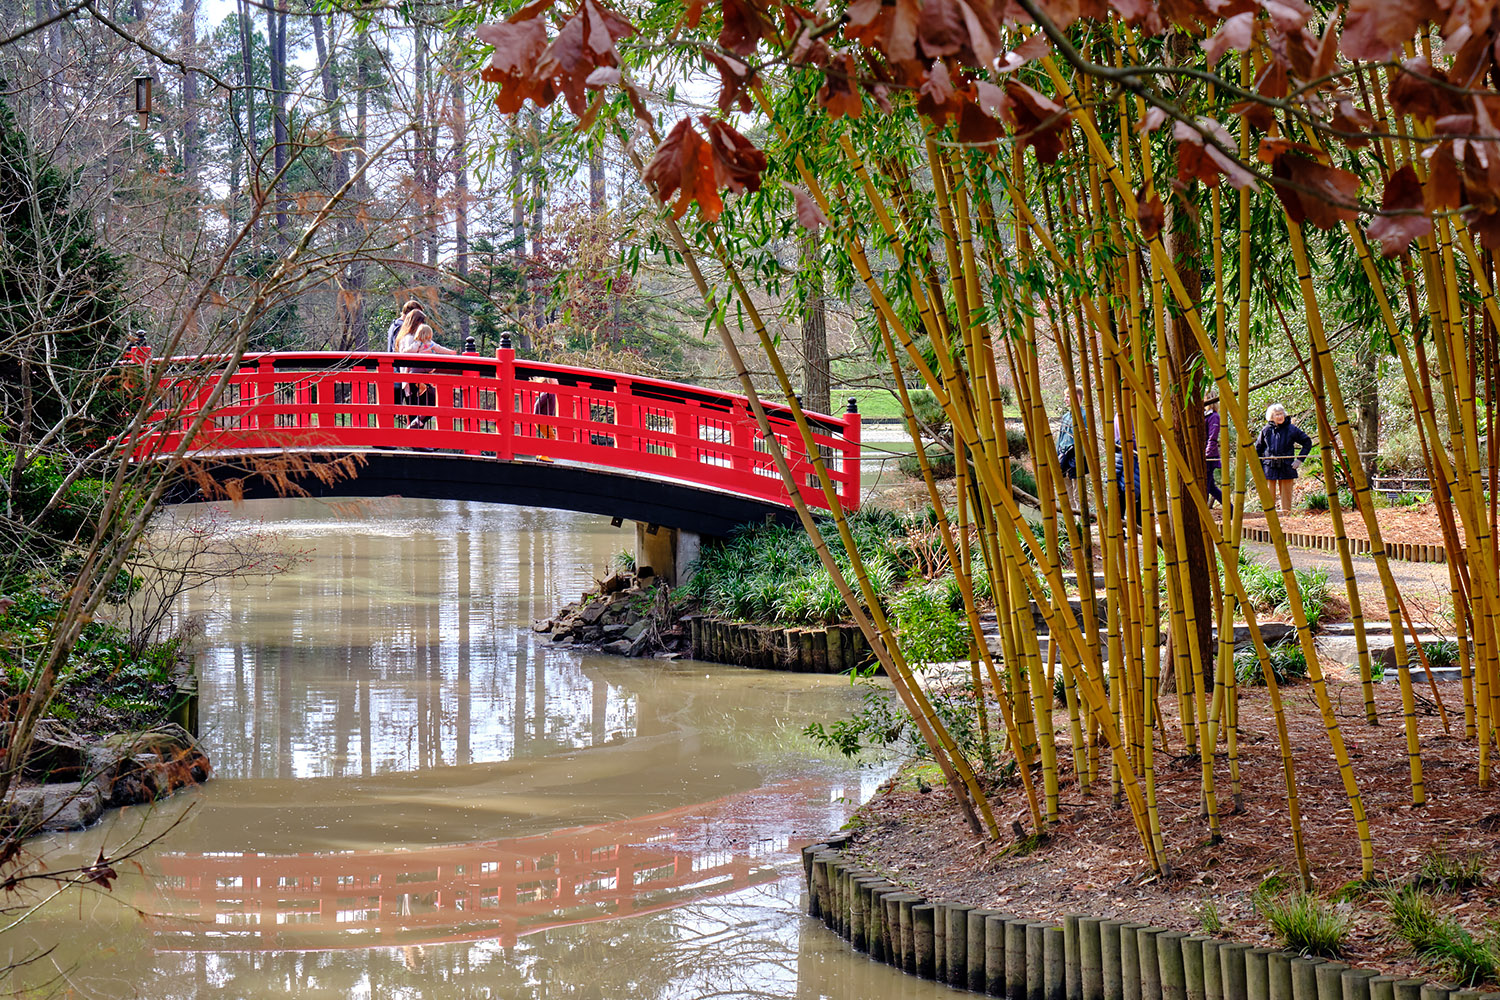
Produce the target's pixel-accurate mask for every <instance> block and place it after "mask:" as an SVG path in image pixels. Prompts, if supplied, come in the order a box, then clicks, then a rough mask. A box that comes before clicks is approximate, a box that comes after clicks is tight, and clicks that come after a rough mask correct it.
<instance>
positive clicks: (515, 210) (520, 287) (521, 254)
mask: <svg viewBox="0 0 1500 1000" xmlns="http://www.w3.org/2000/svg"><path fill="white" fill-rule="evenodd" d="M512 125H513V127H512V132H511V146H510V233H511V245H512V249H513V250H514V251H515V255H516V299H517V302H516V306H517V309H516V314H517V315H519V314H520V308H519V307H520V304H521V303H520V300H521V298H522V297H523V296H524V295H525V294H526V292H527V291H528V289H527V288H526V284H525V283H526V194H525V191H526V176H525V163H524V158H523V157H522V156H521V142H522V136H521V132H520V130H519V129H515V128H514V122H513V123H512ZM516 340H517V343H516V346H517V347H520V348H523V349H528V350H529V349H530V347H531V338H530V337H529V336H528V335H527V334H526V332H525V328H524V327H521V326H518V328H517V330H516Z"/></svg>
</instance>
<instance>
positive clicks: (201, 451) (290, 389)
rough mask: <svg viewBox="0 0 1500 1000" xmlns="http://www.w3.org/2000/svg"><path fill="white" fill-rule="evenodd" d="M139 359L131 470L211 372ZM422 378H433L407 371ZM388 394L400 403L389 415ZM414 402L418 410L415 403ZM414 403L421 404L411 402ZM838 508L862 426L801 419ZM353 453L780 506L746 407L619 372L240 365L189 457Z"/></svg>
mask: <svg viewBox="0 0 1500 1000" xmlns="http://www.w3.org/2000/svg"><path fill="white" fill-rule="evenodd" d="M135 359H136V360H139V361H141V362H143V363H146V364H150V365H152V366H154V367H156V368H157V373H156V374H157V377H158V379H159V384H160V386H161V388H162V389H163V394H162V395H163V405H162V408H161V409H160V410H158V411H157V413H156V414H155V415H154V418H153V423H152V425H151V429H150V431H149V432H148V433H147V434H145V435H143V436H142V438H141V439H140V441H139V442H138V444H137V446H136V448H135V455H136V457H137V458H150V457H153V456H156V455H161V454H167V453H171V452H172V451H174V450H175V449H176V448H177V447H178V446H179V445H180V444H181V441H182V437H183V435H184V433H185V432H186V431H187V430H188V428H189V427H190V426H191V424H192V422H193V420H194V419H195V418H196V417H197V416H198V415H199V414H200V413H201V412H202V410H203V409H204V408H205V407H206V406H207V405H208V400H209V399H210V398H212V395H213V390H214V387H215V385H216V384H217V382H218V380H219V379H220V378H221V377H222V371H221V370H220V369H219V368H217V367H215V365H214V359H212V358H173V359H167V360H165V361H153V360H151V359H149V358H148V357H144V356H142V355H141V354H140V353H139V352H138V353H137V355H136V357H135ZM414 366H420V367H421V368H424V369H429V370H428V371H424V372H420V373H418V372H413V371H411V370H410V369H411V368H412V367H414ZM398 387H402V389H401V391H402V392H403V393H406V395H403V396H401V397H400V398H402V399H403V400H404V401H402V402H398V401H397V400H398ZM407 387H415V389H417V390H420V393H421V395H420V396H418V395H417V394H416V392H415V391H413V390H411V389H408V388H407ZM413 399H417V400H420V402H413V401H411V400H413ZM766 409H767V412H768V414H769V415H770V417H771V424H772V428H773V431H774V432H775V435H776V438H777V440H778V441H779V442H780V444H781V447H782V449H783V451H784V452H785V454H786V456H787V460H788V463H789V465H790V466H791V468H792V471H793V474H794V475H795V476H796V479H797V482H798V485H799V488H800V489H801V492H802V496H803V499H804V500H805V501H806V502H807V504H808V505H809V506H812V507H820V508H825V509H826V508H827V506H828V503H827V501H826V499H825V497H824V494H823V491H822V489H821V488H820V487H819V485H818V479H817V475H816V473H815V472H814V468H813V463H812V461H811V459H810V457H809V454H808V451H807V449H806V448H805V447H804V446H803V441H802V435H801V433H800V432H799V431H798V429H797V426H796V423H795V422H794V421H793V420H792V417H791V411H790V409H789V408H788V407H785V406H777V405H771V404H767V406H766ZM807 416H808V422H809V425H810V426H811V428H812V431H813V440H814V445H815V447H816V448H817V449H818V451H819V452H820V453H821V455H822V457H823V460H824V462H825V464H826V465H827V466H828V470H829V474H830V477H831V478H832V480H833V482H834V484H835V486H836V488H837V491H838V497H839V501H840V503H842V504H843V505H844V506H845V507H846V508H849V509H853V508H855V507H857V506H858V505H859V455H860V419H859V414H858V413H857V412H854V408H853V403H852V401H851V406H850V411H849V412H848V413H846V414H844V415H842V416H838V417H835V416H829V415H827V414H814V413H808V414H807ZM362 449H397V450H413V451H417V450H425V451H440V452H449V453H453V454H463V455H472V456H477V457H487V458H493V459H496V460H499V461H511V460H515V459H528V458H529V459H538V460H553V461H565V462H578V463H583V464H588V465H594V466H605V467H610V468H615V469H620V470H622V471H627V472H634V473H642V474H646V475H652V476H659V477H663V478H669V479H678V480H683V481H686V482H691V483H695V484H699V485H704V486H710V487H713V488H716V489H722V490H726V491H729V492H732V493H737V494H740V495H742V496H748V497H753V498H756V499H760V500H766V501H770V502H773V503H781V504H790V502H791V501H790V498H789V497H788V495H787V491H786V487H785V485H784V484H783V482H782V479H781V476H780V474H779V473H778V471H777V469H776V466H775V464H774V462H773V461H772V458H771V454H770V451H769V449H768V447H767V444H766V442H765V440H764V439H763V438H762V437H761V435H760V431H759V428H758V426H757V425H756V421H755V417H754V415H753V414H752V413H751V411H750V407H749V402H748V400H747V399H746V398H745V397H744V396H740V395H737V394H734V393H727V392H719V391H716V390H711V389H702V388H698V387H696V386H691V385H684V384H681V383H677V382H670V381H665V380H662V379H652V378H641V377H638V376H634V375H626V374H622V373H619V372H609V371H601V370H597V369H590V368H575V367H571V366H567V365H554V364H547V363H544V362H534V361H524V360H517V359H516V357H515V352H514V351H513V350H511V349H510V348H507V347H502V348H500V349H499V350H497V351H496V352H495V357H493V358H486V357H481V356H479V355H477V354H457V355H431V354H427V355H421V356H420V360H417V359H416V358H414V356H413V355H410V354H384V353H371V354H345V353H331V352H278V353H269V354H249V355H246V356H245V357H244V359H243V360H242V361H241V363H240V366H239V369H238V371H236V372H234V373H232V374H231V375H230V376H229V378H228V384H227V386H226V388H225V392H224V393H223V394H222V396H221V397H220V399H219V402H218V405H217V406H215V407H214V408H213V410H212V412H211V413H210V414H209V419H208V420H207V422H206V423H205V424H204V426H203V428H202V429H201V430H200V432H199V434H198V435H197V437H195V438H194V439H193V442H192V444H191V447H190V450H189V454H191V455H193V456H195V457H202V456H204V455H206V454H212V453H220V452H246V451H283V450H302V451H321V452H338V451H350V450H362Z"/></svg>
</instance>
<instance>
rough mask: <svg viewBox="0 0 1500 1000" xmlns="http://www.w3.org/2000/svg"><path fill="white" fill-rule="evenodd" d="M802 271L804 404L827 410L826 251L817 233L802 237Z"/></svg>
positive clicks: (826, 411)
mask: <svg viewBox="0 0 1500 1000" xmlns="http://www.w3.org/2000/svg"><path fill="white" fill-rule="evenodd" d="M802 272H803V276H804V279H805V280H806V282H807V298H806V299H805V300H804V301H803V303H802V405H803V406H805V407H806V408H807V409H809V410H816V411H817V412H819V413H828V412H829V407H830V402H829V373H828V300H827V299H826V298H825V297H824V295H823V255H822V253H820V252H819V250H818V236H817V234H816V233H811V232H809V233H805V234H804V235H803V237H802Z"/></svg>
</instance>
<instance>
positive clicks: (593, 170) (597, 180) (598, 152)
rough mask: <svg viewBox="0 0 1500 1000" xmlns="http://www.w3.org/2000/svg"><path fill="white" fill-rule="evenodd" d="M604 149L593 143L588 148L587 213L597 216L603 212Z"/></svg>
mask: <svg viewBox="0 0 1500 1000" xmlns="http://www.w3.org/2000/svg"><path fill="white" fill-rule="evenodd" d="M604 180H605V177H604V147H603V145H602V144H601V143H597V142H596V143H594V144H593V145H592V146H590V147H589V212H590V213H591V214H593V215H598V214H599V213H600V212H602V211H604V208H605V204H604Z"/></svg>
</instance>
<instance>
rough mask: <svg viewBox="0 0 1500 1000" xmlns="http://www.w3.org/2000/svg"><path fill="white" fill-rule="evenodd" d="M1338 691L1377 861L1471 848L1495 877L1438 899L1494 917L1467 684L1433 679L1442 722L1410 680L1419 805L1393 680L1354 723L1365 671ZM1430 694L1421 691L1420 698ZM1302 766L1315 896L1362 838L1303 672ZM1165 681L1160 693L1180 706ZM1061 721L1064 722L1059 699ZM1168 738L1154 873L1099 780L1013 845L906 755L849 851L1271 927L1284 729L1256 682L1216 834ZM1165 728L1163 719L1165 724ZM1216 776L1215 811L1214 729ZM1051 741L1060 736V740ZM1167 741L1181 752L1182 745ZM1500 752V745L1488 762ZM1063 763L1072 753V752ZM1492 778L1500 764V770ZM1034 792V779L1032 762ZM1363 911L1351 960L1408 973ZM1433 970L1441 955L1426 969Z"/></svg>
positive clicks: (1050, 891)
mask: <svg viewBox="0 0 1500 1000" xmlns="http://www.w3.org/2000/svg"><path fill="white" fill-rule="evenodd" d="M1329 688H1330V697H1331V699H1332V701H1333V704H1334V706H1335V708H1336V711H1337V714H1338V718H1339V723H1340V728H1341V729H1342V731H1343V734H1344V739H1345V742H1346V743H1347V745H1348V747H1349V751H1350V754H1351V757H1352V760H1353V764H1354V769H1355V772H1356V774H1357V777H1358V781H1359V787H1360V791H1361V793H1362V795H1363V800H1364V805H1365V809H1366V812H1367V814H1368V815H1369V820H1370V828H1371V835H1372V838H1373V841H1374V846H1375V871H1376V876H1377V878H1382V879H1388V880H1392V881H1395V882H1400V881H1403V880H1405V879H1407V878H1409V876H1410V873H1411V872H1412V871H1413V870H1414V869H1415V867H1416V866H1417V865H1418V864H1419V863H1420V861H1421V859H1422V858H1423V857H1424V856H1425V855H1427V854H1428V853H1429V852H1432V851H1444V852H1447V853H1449V854H1451V855H1454V856H1468V855H1476V854H1477V855H1480V856H1482V857H1483V858H1484V860H1485V864H1486V873H1487V876H1488V882H1489V884H1488V885H1486V886H1485V887H1483V888H1479V889H1474V890H1468V891H1466V892H1463V893H1457V894H1448V895H1444V896H1442V897H1440V899H1441V901H1442V906H1443V908H1444V910H1445V911H1446V912H1449V913H1451V914H1453V915H1454V916H1455V918H1456V919H1458V920H1459V921H1460V922H1461V923H1463V924H1464V925H1465V926H1467V927H1469V928H1470V929H1471V930H1474V931H1477V932H1481V933H1482V932H1485V931H1486V930H1487V924H1488V923H1489V922H1491V921H1494V920H1495V919H1496V918H1500V890H1497V889H1496V887H1495V882H1496V881H1500V790H1496V789H1495V788H1491V789H1490V790H1488V791H1480V790H1479V789H1478V787H1477V773H1478V767H1477V765H1478V749H1477V747H1476V746H1475V745H1474V744H1473V743H1472V742H1468V743H1466V742H1464V741H1463V740H1462V736H1463V732H1462V727H1463V713H1462V697H1461V692H1460V689H1459V686H1458V684H1456V683H1455V684H1447V685H1440V689H1441V693H1442V696H1443V698H1444V700H1445V703H1446V705H1447V708H1448V711H1449V712H1450V719H1451V721H1452V723H1453V725H1454V735H1452V736H1450V735H1448V734H1445V733H1444V731H1443V727H1442V724H1441V722H1440V721H1439V718H1438V715H1437V713H1436V709H1435V706H1434V705H1433V704H1432V703H1431V702H1430V700H1429V698H1430V695H1429V694H1427V692H1426V690H1425V688H1424V689H1423V690H1420V691H1419V692H1418V696H1419V702H1418V705H1419V715H1418V724H1419V728H1420V732H1421V741H1422V755H1423V765H1424V768H1425V777H1426V786H1427V794H1428V804H1427V806H1425V807H1424V808H1421V809H1414V808H1413V807H1412V806H1411V790H1410V786H1409V776H1408V772H1407V769H1406V763H1405V762H1406V753H1405V743H1404V737H1403V729H1402V725H1401V710H1400V692H1399V690H1398V688H1397V686H1396V685H1395V684H1383V685H1377V686H1376V690H1377V704H1378V707H1379V712H1380V719H1381V723H1382V724H1381V725H1380V726H1378V727H1370V726H1366V725H1365V724H1364V713H1363V709H1362V701H1361V696H1360V690H1359V686H1358V684H1357V683H1349V682H1348V681H1347V680H1341V679H1331V680H1330V685H1329ZM1424 695H1426V697H1424ZM1283 696H1284V701H1285V704H1286V709H1287V714H1288V726H1289V729H1290V734H1291V742H1292V746H1293V748H1294V758H1295V761H1296V765H1297V775H1298V783H1299V789H1300V795H1301V803H1302V827H1303V831H1304V837H1305V842H1306V845H1307V852H1308V855H1309V860H1310V863H1311V867H1312V871H1313V876H1314V879H1315V880H1316V885H1317V889H1318V891H1319V892H1320V893H1322V894H1323V895H1325V896H1330V895H1333V894H1334V893H1336V892H1337V891H1338V890H1339V889H1340V887H1342V886H1344V885H1345V884H1346V883H1348V882H1351V881H1353V880H1357V879H1359V877H1360V867H1359V849H1358V841H1357V839H1356V835H1355V831H1354V825H1353V821H1352V818H1351V817H1352V814H1351V811H1350V809H1349V805H1348V800H1347V799H1346V798H1345V795H1344V791H1343V786H1342V783H1341V782H1340V780H1339V776H1338V770H1337V767H1336V765H1335V762H1334V757H1333V753H1332V751H1331V750H1330V748H1329V744H1328V739H1327V737H1326V736H1325V734H1324V731H1323V723H1322V720H1321V717H1320V715H1319V713H1318V711H1317V705H1316V702H1315V700H1314V697H1313V689H1312V687H1311V685H1309V684H1302V685H1299V686H1297V687H1288V688H1284V689H1283ZM1171 702H1175V698H1172V697H1166V698H1163V709H1164V711H1166V713H1167V715H1168V717H1169V719H1175V706H1174V705H1172V704H1169V703H1171ZM1056 721H1057V724H1058V733H1059V734H1060V736H1061V737H1065V736H1066V734H1067V731H1068V730H1067V720H1066V717H1065V716H1064V715H1061V714H1060V715H1059V716H1058V718H1057V720H1056ZM1169 731H1170V732H1171V742H1170V745H1168V746H1166V747H1161V746H1160V742H1158V754H1161V755H1162V756H1159V757H1158V761H1159V762H1160V766H1159V768H1158V771H1159V782H1158V787H1157V796H1158V802H1159V808H1160V811H1161V816H1162V826H1163V830H1164V832H1165V837H1166V843H1167V855H1168V858H1169V860H1170V864H1171V873H1170V875H1166V876H1152V875H1151V874H1150V872H1149V870H1148V869H1147V867H1146V865H1145V863H1144V861H1143V859H1142V854H1141V845H1140V840H1139V838H1138V837H1137V835H1136V832H1135V828H1134V825H1133V824H1132V822H1131V820H1130V815H1129V813H1128V811H1126V810H1125V809H1118V810H1117V809H1113V808H1111V806H1110V801H1109V790H1108V787H1107V784H1106V786H1105V787H1104V788H1103V789H1102V790H1101V791H1100V794H1097V795H1084V794H1081V793H1080V790H1079V788H1078V786H1077V785H1076V783H1074V782H1073V780H1072V779H1071V777H1067V778H1065V779H1064V784H1063V786H1062V790H1061V816H1062V819H1061V822H1060V823H1059V824H1058V825H1057V826H1056V827H1054V828H1053V830H1052V831H1051V835H1050V837H1049V838H1048V840H1047V841H1046V842H1045V843H1043V844H1042V845H1041V846H1040V847H1038V848H1037V849H1036V850H1034V851H1032V852H1031V853H1029V854H1022V853H1020V851H1019V850H1018V849H1017V846H1016V844H1015V842H1014V841H1013V840H1012V839H1011V836H1012V835H1011V834H1009V833H1008V832H1007V833H1006V835H1005V840H1004V842H1002V843H1000V844H990V843H987V842H983V841H978V840H976V839H975V838H974V837H973V836H972V835H971V834H970V832H969V830H968V827H967V825H966V824H965V823H964V821H963V820H962V818H961V817H960V816H959V814H958V812H957V810H956V809H954V808H953V804H952V796H951V794H950V793H949V792H948V791H947V789H946V788H944V787H942V786H941V783H940V782H939V787H937V788H935V789H934V790H933V791H931V792H930V793H926V794H923V793H921V792H919V791H918V790H917V789H916V781H915V779H914V778H913V777H912V775H911V774H910V771H909V770H908V771H905V772H903V773H902V774H900V775H898V776H897V777H896V778H893V779H892V780H891V782H889V783H888V784H887V785H886V786H885V787H883V788H882V789H881V790H880V792H879V793H877V795H876V796H875V797H874V798H873V799H872V800H871V802H870V803H869V804H868V805H867V806H865V808H864V809H863V810H862V811H861V814H860V816H859V817H858V818H857V820H856V833H855V836H854V840H853V841H852V843H851V848H850V849H851V850H852V851H853V853H854V854H856V855H857V856H859V857H860V858H861V859H863V860H864V861H865V862H866V863H867V864H868V866H869V867H872V868H877V869H880V870H882V871H884V872H885V873H887V874H888V875H889V876H890V877H892V878H893V879H894V880H896V881H898V882H900V883H902V884H904V885H907V886H910V887H911V888H913V889H914V890H916V891H919V892H921V893H924V894H925V895H927V896H928V897H930V898H934V899H942V900H947V901H953V902H961V903H966V904H969V905H973V906H982V907H989V908H993V909H997V910H1001V911H1003V912H1005V913H1009V914H1014V915H1016V916H1019V917H1024V918H1034V919H1047V918H1057V917H1060V916H1061V915H1063V914H1066V913H1075V912H1076V913H1084V914H1089V915H1093V916H1098V917H1106V918H1125V917H1128V918H1129V919H1131V920H1137V921H1142V922H1146V923H1149V924H1153V925H1156V926H1160V927H1167V928H1172V929H1178V930H1184V931H1191V932H1195V933H1202V931H1203V928H1202V925H1201V920H1200V916H1199V914H1200V912H1201V909H1202V907H1203V905H1204V903H1205V902H1208V901H1211V902H1212V903H1213V904H1214V905H1215V906H1216V908H1217V912H1218V915H1219V917H1220V918H1221V919H1222V921H1223V924H1224V929H1223V931H1222V933H1223V935H1224V936H1226V937H1232V938H1234V939H1236V940H1241V941H1257V942H1264V943H1274V942H1272V941H1271V936H1270V933H1269V931H1268V929H1267V928H1266V926H1265V923H1264V921H1263V920H1262V919H1261V918H1260V917H1259V916H1258V915H1257V914H1256V912H1255V909H1254V906H1253V905H1252V903H1251V901H1250V898H1249V897H1250V893H1251V892H1252V891H1253V890H1254V889H1255V888H1257V887H1258V886H1259V885H1260V884H1261V882H1262V881H1263V880H1264V879H1265V878H1266V877H1267V876H1268V875H1270V874H1272V873H1275V872H1283V873H1291V874H1292V875H1295V872H1296V863H1295V858H1294V854H1293V849H1292V839H1291V830H1290V825H1289V823H1288V820H1287V815H1286V795H1285V784H1284V781H1283V776H1282V771H1281V766H1280V756H1279V752H1278V749H1277V742H1276V733H1275V729H1274V728H1273V722H1272V719H1271V715H1270V712H1269V705H1268V699H1267V697H1266V694H1265V692H1264V690H1263V689H1247V690H1245V691H1244V693H1243V698H1242V711H1241V736H1240V755H1241V781H1242V788H1243V799H1244V802H1243V809H1242V811H1240V812H1239V813H1237V814H1235V815H1225V816H1223V817H1222V819H1221V829H1222V832H1223V835H1224V840H1223V842H1222V843H1221V844H1219V845H1217V846H1210V845H1209V844H1208V842H1207V840H1208V838H1207V824H1206V821H1205V820H1202V819H1200V818H1199V815H1198V801H1199V783H1200V769H1199V766H1198V764H1197V762H1196V760H1190V759H1186V758H1183V757H1181V756H1180V754H1181V753H1182V749H1183V744H1182V738H1181V735H1180V731H1179V730H1177V729H1176V728H1175V724H1173V725H1172V726H1171V728H1170V730H1169ZM1159 740H1160V734H1158V741H1159ZM1220 751H1221V752H1220V755H1219V760H1218V767H1217V769H1216V776H1217V780H1218V782H1219V786H1218V787H1219V802H1220V809H1221V812H1227V811H1228V810H1229V808H1230V794H1229V792H1230V789H1229V778H1228V763H1227V757H1226V756H1225V754H1224V752H1223V744H1222V743H1221V744H1220ZM1058 752H1059V757H1060V758H1064V757H1066V755H1067V753H1068V751H1067V750H1066V749H1065V748H1064V747H1063V746H1062V740H1061V739H1060V741H1059V751H1058ZM1174 755H1177V756H1174ZM1497 763H1500V761H1497ZM1066 770H1067V771H1069V772H1071V766H1069V767H1067V768H1066ZM1496 779H1497V780H1496V784H1500V774H1497V775H1496ZM1037 787H1038V794H1040V789H1041V778H1040V773H1039V772H1038V774H1037ZM992 802H993V804H994V809H995V814H996V819H997V820H998V821H999V823H1000V825H1001V827H1002V829H1008V828H1009V827H1010V825H1011V821H1012V819H1020V820H1022V821H1023V823H1025V825H1026V826H1028V827H1029V825H1030V823H1029V819H1028V815H1027V812H1026V807H1025V799H1024V797H1023V795H1022V792H1021V789H1020V787H1019V785H1018V784H1017V783H1016V782H1014V780H1012V782H1011V783H1010V784H1009V785H1007V786H1004V787H1000V788H998V789H997V790H996V791H995V792H994V794H993V797H992ZM1346 905H1347V908H1348V909H1349V910H1350V911H1351V913H1352V915H1353V917H1354V921H1355V926H1354V929H1353V931H1352V933H1351V934H1350V936H1349V938H1348V946H1347V950H1346V954H1345V955H1344V956H1343V957H1344V960H1345V961H1348V962H1350V963H1351V964H1354V965H1358V966H1361V967H1365V968H1372V969H1379V970H1381V971H1382V972H1387V973H1394V972H1401V973H1403V974H1407V975H1410V974H1412V971H1413V970H1418V969H1421V967H1422V966H1421V963H1420V962H1419V961H1417V960H1416V959H1415V958H1414V957H1412V956H1411V955H1409V954H1406V953H1405V950H1404V946H1403V945H1402V944H1401V943H1400V942H1398V941H1396V940H1394V939H1392V937H1391V936H1390V935H1389V933H1388V926H1389V925H1388V922H1387V920H1386V918H1385V916H1384V914H1385V912H1386V908H1385V904H1384V903H1383V902H1381V901H1379V899H1378V898H1375V897H1374V896H1372V895H1369V894H1366V895H1365V896H1363V898H1360V899H1359V900H1358V901H1357V902H1355V903H1353V904H1346ZM1428 971H1429V972H1433V971H1435V970H1428Z"/></svg>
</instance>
